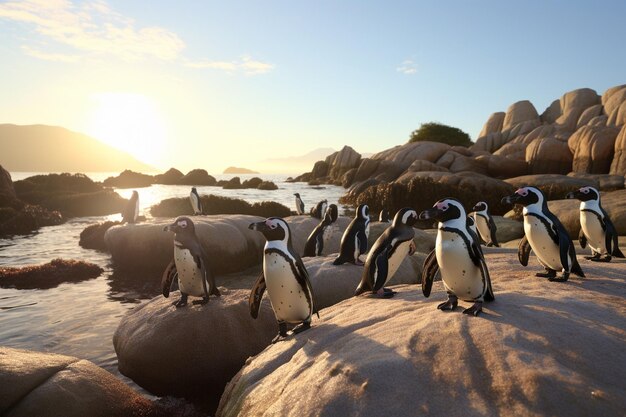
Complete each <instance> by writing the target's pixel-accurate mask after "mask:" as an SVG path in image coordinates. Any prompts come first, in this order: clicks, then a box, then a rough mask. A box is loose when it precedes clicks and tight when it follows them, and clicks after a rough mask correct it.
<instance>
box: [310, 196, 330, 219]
mask: <svg viewBox="0 0 626 417" xmlns="http://www.w3.org/2000/svg"><path fill="white" fill-rule="evenodd" d="M327 206H328V200H322V201H320V202H319V203H317V204H316V205H315V207H313V209H311V216H313V217H315V218H316V219H320V220H321V219H323V218H324V215H325V214H326V207H327Z"/></svg>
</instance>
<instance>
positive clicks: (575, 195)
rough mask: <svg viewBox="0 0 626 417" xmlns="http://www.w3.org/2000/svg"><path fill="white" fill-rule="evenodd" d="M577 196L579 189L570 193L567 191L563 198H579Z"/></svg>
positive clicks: (578, 195)
mask: <svg viewBox="0 0 626 417" xmlns="http://www.w3.org/2000/svg"><path fill="white" fill-rule="evenodd" d="M579 197H580V192H579V191H572V192H570V193H567V195H566V196H565V198H579Z"/></svg>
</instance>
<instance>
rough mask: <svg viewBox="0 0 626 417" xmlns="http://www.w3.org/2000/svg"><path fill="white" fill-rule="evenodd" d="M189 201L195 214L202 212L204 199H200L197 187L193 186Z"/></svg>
mask: <svg viewBox="0 0 626 417" xmlns="http://www.w3.org/2000/svg"><path fill="white" fill-rule="evenodd" d="M189 202H190V203H191V208H192V209H193V214H195V215H198V214H202V200H200V196H199V195H198V190H196V187H192V188H191V192H190V193H189Z"/></svg>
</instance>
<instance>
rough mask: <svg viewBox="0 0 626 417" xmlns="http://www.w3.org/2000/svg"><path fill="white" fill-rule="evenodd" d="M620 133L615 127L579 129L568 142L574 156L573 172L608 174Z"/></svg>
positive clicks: (585, 127) (584, 127)
mask: <svg viewBox="0 0 626 417" xmlns="http://www.w3.org/2000/svg"><path fill="white" fill-rule="evenodd" d="M618 133H619V129H618V128H615V127H603V126H583V127H581V128H580V129H578V130H577V131H576V132H575V133H574V134H573V135H572V136H571V137H570V138H569V139H568V141H567V144H568V147H569V149H570V151H571V152H572V154H573V155H574V159H573V163H572V171H574V172H581V173H587V174H607V173H608V172H609V170H610V168H611V161H612V160H613V153H614V148H615V139H616V138H617V134H618Z"/></svg>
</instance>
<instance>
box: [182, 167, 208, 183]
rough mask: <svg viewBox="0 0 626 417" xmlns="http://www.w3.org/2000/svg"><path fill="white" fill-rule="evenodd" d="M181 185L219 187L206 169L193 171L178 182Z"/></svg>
mask: <svg viewBox="0 0 626 417" xmlns="http://www.w3.org/2000/svg"><path fill="white" fill-rule="evenodd" d="M178 184H179V185H208V186H213V185H217V180H216V179H215V177H213V176H211V175H209V173H208V172H207V171H206V170H205V169H193V170H191V171H189V172H188V173H187V174H186V175H184V176H183V177H182V178H180V179H179V180H178Z"/></svg>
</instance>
